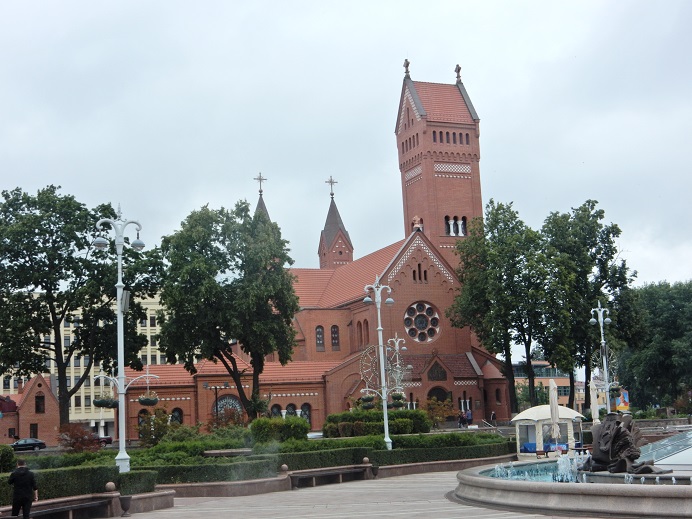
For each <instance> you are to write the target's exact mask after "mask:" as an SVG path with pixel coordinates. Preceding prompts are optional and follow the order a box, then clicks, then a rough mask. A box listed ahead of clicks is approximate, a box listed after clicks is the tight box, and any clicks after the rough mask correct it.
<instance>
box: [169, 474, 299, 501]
mask: <svg viewBox="0 0 692 519" xmlns="http://www.w3.org/2000/svg"><path fill="white" fill-rule="evenodd" d="M156 490H169V491H170V490H173V491H175V495H176V497H235V496H254V495H256V494H266V493H268V492H281V491H283V490H291V478H290V477H289V476H288V473H282V474H281V475H279V476H277V477H275V478H264V479H247V480H242V481H217V482H210V483H174V484H167V485H156Z"/></svg>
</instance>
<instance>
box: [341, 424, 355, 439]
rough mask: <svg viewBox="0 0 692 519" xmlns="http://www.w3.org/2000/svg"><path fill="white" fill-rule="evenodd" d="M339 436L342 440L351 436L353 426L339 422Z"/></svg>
mask: <svg viewBox="0 0 692 519" xmlns="http://www.w3.org/2000/svg"><path fill="white" fill-rule="evenodd" d="M339 436H340V437H342V438H345V437H347V436H353V424H352V423H351V422H339Z"/></svg>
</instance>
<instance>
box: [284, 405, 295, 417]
mask: <svg viewBox="0 0 692 519" xmlns="http://www.w3.org/2000/svg"><path fill="white" fill-rule="evenodd" d="M286 416H298V413H297V412H296V405H295V404H288V405H287V406H286Z"/></svg>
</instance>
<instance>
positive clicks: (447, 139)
mask: <svg viewBox="0 0 692 519" xmlns="http://www.w3.org/2000/svg"><path fill="white" fill-rule="evenodd" d="M447 144H449V132H447Z"/></svg>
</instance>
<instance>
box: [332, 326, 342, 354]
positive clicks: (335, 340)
mask: <svg viewBox="0 0 692 519" xmlns="http://www.w3.org/2000/svg"><path fill="white" fill-rule="evenodd" d="M339 349H340V346H339V327H338V326H337V325H334V326H332V350H333V351H339Z"/></svg>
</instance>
